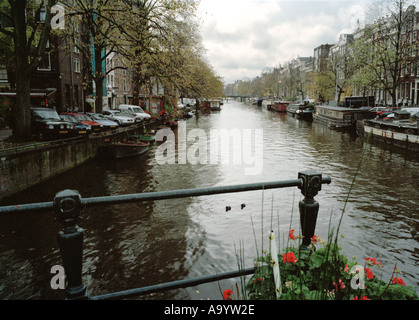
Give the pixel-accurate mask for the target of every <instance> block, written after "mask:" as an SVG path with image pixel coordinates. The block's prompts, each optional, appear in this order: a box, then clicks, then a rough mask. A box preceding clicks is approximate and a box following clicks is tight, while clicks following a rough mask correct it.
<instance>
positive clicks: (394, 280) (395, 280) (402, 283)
mask: <svg viewBox="0 0 419 320" xmlns="http://www.w3.org/2000/svg"><path fill="white" fill-rule="evenodd" d="M393 284H400V285H402V286H405V285H406V284H405V283H404V281H403V279H402V278H393Z"/></svg>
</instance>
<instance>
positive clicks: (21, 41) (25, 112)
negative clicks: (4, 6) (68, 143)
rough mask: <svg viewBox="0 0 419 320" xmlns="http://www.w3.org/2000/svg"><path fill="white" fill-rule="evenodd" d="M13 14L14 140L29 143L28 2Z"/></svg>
mask: <svg viewBox="0 0 419 320" xmlns="http://www.w3.org/2000/svg"><path fill="white" fill-rule="evenodd" d="M12 12H13V23H14V29H15V31H14V32H15V40H14V41H15V43H14V44H15V55H16V60H15V61H16V104H15V106H14V110H13V124H14V128H13V136H14V137H13V138H14V139H15V140H18V141H27V140H30V138H31V127H30V124H31V119H30V101H31V98H30V92H31V89H30V81H31V80H30V78H31V75H32V72H28V71H29V64H28V52H27V47H26V44H27V35H26V21H25V14H26V2H25V1H20V2H19V1H18V2H16V4H15V7H14V10H13V11H12Z"/></svg>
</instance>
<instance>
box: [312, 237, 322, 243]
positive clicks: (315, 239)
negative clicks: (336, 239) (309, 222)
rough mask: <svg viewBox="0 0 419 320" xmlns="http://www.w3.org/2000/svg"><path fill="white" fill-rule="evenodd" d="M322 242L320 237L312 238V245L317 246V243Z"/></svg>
mask: <svg viewBox="0 0 419 320" xmlns="http://www.w3.org/2000/svg"><path fill="white" fill-rule="evenodd" d="M319 241H320V238H319V237H318V236H316V235H314V236H313V237H312V238H311V243H312V244H316V243H317V242H319Z"/></svg>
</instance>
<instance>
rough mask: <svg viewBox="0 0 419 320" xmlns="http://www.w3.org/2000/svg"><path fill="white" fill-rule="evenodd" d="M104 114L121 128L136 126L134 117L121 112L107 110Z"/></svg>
mask: <svg viewBox="0 0 419 320" xmlns="http://www.w3.org/2000/svg"><path fill="white" fill-rule="evenodd" d="M102 114H103V115H104V116H105V117H106V118H108V119H109V120H112V121H115V122H116V123H118V125H119V126H121V127H122V126H130V125H133V124H135V120H134V118H133V117H128V116H126V115H123V114H122V113H121V111H120V110H105V111H103V112H102Z"/></svg>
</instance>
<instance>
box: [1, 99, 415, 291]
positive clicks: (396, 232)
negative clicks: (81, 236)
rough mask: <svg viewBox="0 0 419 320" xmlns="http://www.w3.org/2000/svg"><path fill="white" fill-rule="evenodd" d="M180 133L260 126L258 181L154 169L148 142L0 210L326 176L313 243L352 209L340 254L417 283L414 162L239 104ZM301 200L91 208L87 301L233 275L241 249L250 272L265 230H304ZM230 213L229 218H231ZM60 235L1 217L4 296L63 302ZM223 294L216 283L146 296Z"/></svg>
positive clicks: (196, 169)
mask: <svg viewBox="0 0 419 320" xmlns="http://www.w3.org/2000/svg"><path fill="white" fill-rule="evenodd" d="M186 125H187V130H188V132H189V130H192V129H196V128H199V129H202V130H204V131H205V132H207V133H209V131H210V130H211V129H233V128H234V129H239V130H244V129H252V130H255V129H263V170H262V172H261V174H259V175H256V176H251V175H246V174H245V171H244V170H243V169H244V167H246V166H245V165H244V164H243V163H242V164H232V163H230V164H228V165H222V164H218V165H214V164H205V165H200V164H196V165H193V164H190V163H187V164H182V165H180V164H174V165H158V164H157V162H156V159H155V157H154V155H155V152H156V149H157V148H158V147H159V144H154V145H153V147H152V148H151V149H150V151H149V153H148V154H146V155H143V156H141V157H137V158H131V159H123V160H122V161H117V162H115V161H106V160H103V159H99V158H98V159H95V160H93V161H90V162H89V163H86V164H85V165H82V166H80V167H78V168H76V169H74V170H72V171H71V172H68V173H65V174H63V175H60V176H59V177H57V178H56V179H53V180H52V181H48V183H45V184H43V185H40V186H37V187H36V188H33V189H31V190H28V191H26V192H23V193H21V194H19V195H17V196H15V197H13V198H11V199H9V200H7V203H3V204H16V203H30V202H39V201H41V202H42V201H51V200H52V199H53V197H54V195H55V193H56V192H58V191H60V190H63V189H75V190H78V191H79V192H80V194H81V195H82V196H83V197H85V198H88V197H96V196H105V195H117V194H130V193H141V192H154V191H166V190H175V189H185V188H198V187H207V186H216V185H230V184H242V183H250V182H263V181H274V180H289V179H295V178H297V174H298V172H299V171H302V170H307V169H312V170H316V171H319V172H321V173H323V174H325V175H330V176H331V177H332V184H331V185H328V186H324V187H323V190H322V191H321V192H320V193H319V195H318V196H317V197H316V198H317V200H318V201H319V203H320V214H319V218H318V222H317V229H316V234H318V235H319V236H321V237H323V238H326V237H327V233H328V230H329V226H330V221H332V226H333V227H335V226H336V225H337V222H338V221H339V219H340V216H341V212H342V209H343V206H344V203H345V201H346V200H348V201H347V205H346V211H345V215H344V218H343V224H342V229H341V232H342V234H344V235H345V238H344V240H343V243H342V244H343V249H344V253H345V254H346V255H347V256H349V257H351V256H353V255H355V256H357V258H358V260H359V261H362V259H363V258H365V257H369V256H371V257H376V258H377V259H379V260H381V261H382V262H383V263H384V265H388V266H389V267H388V268H386V269H387V270H388V272H391V270H392V268H390V266H391V265H393V264H395V263H398V266H399V267H400V268H401V269H402V270H403V271H404V279H405V282H406V283H408V284H418V281H419V275H418V269H417V264H418V261H419V252H418V249H417V248H418V240H419V239H418V226H419V223H418V217H417V207H418V205H419V199H418V197H417V195H416V193H417V192H416V190H417V187H418V186H419V174H418V172H419V159H417V155H411V154H403V153H400V152H393V151H391V150H387V149H385V148H382V147H380V146H376V145H374V144H370V145H368V146H367V147H366V149H365V156H364V158H363V159H362V162H360V161H361V157H362V153H363V149H364V146H365V144H364V141H363V140H362V139H360V138H359V137H357V136H356V135H354V134H350V133H346V132H338V131H333V130H330V129H329V128H327V127H326V126H324V125H322V124H318V123H307V122H304V121H298V120H296V119H294V118H292V117H288V116H287V115H286V114H278V113H274V112H270V111H268V110H266V109H264V108H257V107H255V106H251V105H246V104H243V103H239V102H234V101H233V102H229V103H227V104H225V105H224V108H223V110H222V111H221V112H216V113H211V114H208V115H200V116H199V118H191V119H188V120H187V121H186ZM175 135H176V152H179V149H178V148H177V147H178V142H181V143H182V142H183V140H182V139H185V137H184V136H182V135H179V134H178V132H177V131H176V130H175ZM190 144H192V142H188V146H189V145H190ZM358 167H359V172H358V175H357V177H356V180H355V184H354V186H353V189H352V192H351V194H350V196H349V198H348V192H349V190H350V186H351V184H352V181H353V178H354V175H355V173H356V172H357V170H358ZM347 198H348V199H347ZM300 199H301V194H300V192H299V190H298V189H293V188H292V189H281V190H269V191H263V192H262V191H258V192H246V193H237V194H234V195H233V194H227V195H216V196H205V197H198V198H186V199H176V200H165V201H154V202H151V201H150V202H143V203H137V204H125V205H112V206H107V207H99V208H90V209H88V210H85V211H84V213H83V215H82V217H81V219H80V222H79V225H80V226H81V227H83V228H84V230H85V256H84V269H83V280H84V281H85V284H86V285H87V287H88V290H89V293H90V294H92V295H99V294H105V293H109V292H112V291H120V290H125V289H131V288H136V287H141V286H146V285H151V284H157V283H162V282H168V281H173V280H180V279H185V278H192V277H197V276H203V275H207V274H213V273H217V272H224V271H230V270H234V269H236V268H237V264H236V257H235V256H236V253H237V250H239V248H240V247H241V246H244V248H245V251H244V255H245V260H246V263H247V266H248V267H249V266H252V261H253V258H254V257H255V256H256V249H258V250H259V251H260V250H261V249H262V248H267V244H268V242H267V241H266V237H264V235H267V233H268V232H269V230H270V229H272V228H273V229H275V230H279V231H280V232H281V234H280V240H281V241H282V242H281V243H284V242H285V241H286V235H287V231H288V230H289V228H290V227H292V228H295V229H296V230H298V229H299V223H298V222H299V221H298V209H297V205H298V201H299V200H300ZM3 204H2V205H3ZM242 204H245V207H243V208H242V207H241V205H242ZM226 206H230V207H231V210H230V211H228V212H226ZM60 227H61V226H60V224H59V223H58V222H57V221H56V220H55V218H54V216H53V214H52V213H39V214H31V215H18V216H13V215H9V216H3V217H0V237H1V242H0V279H1V281H0V298H2V299H40V298H41V299H60V298H62V292H56V291H52V290H51V289H50V286H49V281H50V279H51V274H50V272H49V271H50V269H51V267H52V266H53V265H55V264H60V263H61V259H60V255H59V252H58V248H57V242H56V234H57V232H58V230H59V229H60ZM234 284H235V281H226V282H223V283H222V284H220V286H221V287H223V286H224V287H226V286H230V287H231V286H233V285H234ZM28 288H29V289H28ZM198 292H199V293H198ZM220 297H221V295H220V292H219V285H218V284H217V283H214V284H209V285H203V286H199V287H196V288H195V287H194V288H189V289H182V290H173V291H170V292H165V293H159V294H156V295H153V296H146V297H142V298H144V299H206V298H211V299H219V298H220Z"/></svg>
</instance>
